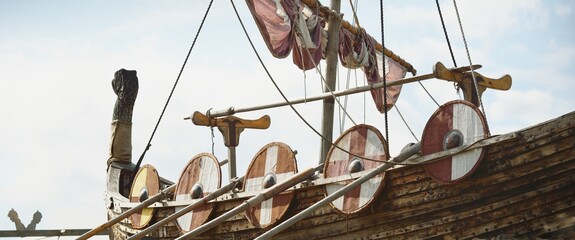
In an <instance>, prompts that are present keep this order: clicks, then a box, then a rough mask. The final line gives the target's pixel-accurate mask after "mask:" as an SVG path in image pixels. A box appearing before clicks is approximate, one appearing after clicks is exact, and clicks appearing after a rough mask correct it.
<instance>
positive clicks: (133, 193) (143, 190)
mask: <svg viewBox="0 0 575 240" xmlns="http://www.w3.org/2000/svg"><path fill="white" fill-rule="evenodd" d="M159 192H160V176H159V175H158V171H156V169H155V168H154V167H153V166H152V165H149V164H146V165H144V166H142V167H141V168H140V170H138V173H136V177H135V178H134V182H133V183H132V188H131V190H130V202H143V201H145V200H146V199H148V198H149V197H151V196H154V195H156V194H158V193H159ZM154 211H155V209H154V208H144V209H142V210H141V211H139V212H137V213H134V214H132V215H131V216H130V220H131V222H132V227H133V228H135V229H142V228H144V227H146V226H147V225H148V223H150V221H151V220H152V217H153V216H154Z"/></svg>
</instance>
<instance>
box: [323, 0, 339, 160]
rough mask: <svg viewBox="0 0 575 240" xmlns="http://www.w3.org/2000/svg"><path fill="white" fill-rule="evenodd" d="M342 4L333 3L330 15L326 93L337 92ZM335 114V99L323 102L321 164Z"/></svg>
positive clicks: (327, 146)
mask: <svg viewBox="0 0 575 240" xmlns="http://www.w3.org/2000/svg"><path fill="white" fill-rule="evenodd" d="M340 8H341V2H340V0H332V1H331V9H332V12H331V13H330V14H329V15H328V30H327V39H328V42H327V50H326V55H327V56H326V73H325V79H326V85H325V86H324V92H331V91H334V90H335V80H336V77H337V62H338V59H337V58H338V56H337V52H338V51H337V49H338V45H339V29H340V27H341V15H340ZM333 113H334V99H333V98H327V99H325V100H323V117H322V135H323V136H324V139H323V140H322V141H321V152H320V159H319V164H322V163H323V162H324V161H325V158H326V156H327V152H328V151H329V148H330V147H331V142H332V139H333Z"/></svg>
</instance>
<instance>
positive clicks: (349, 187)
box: [256, 143, 421, 240]
mask: <svg viewBox="0 0 575 240" xmlns="http://www.w3.org/2000/svg"><path fill="white" fill-rule="evenodd" d="M420 149H421V143H416V144H414V145H412V146H410V147H409V148H408V149H406V150H405V151H403V152H401V153H400V154H399V155H397V156H396V157H395V158H393V159H391V160H390V162H393V163H399V162H403V161H405V160H406V159H408V158H409V157H411V156H413V155H414V154H416V153H418V152H419V150H420ZM393 166H395V164H392V163H384V164H382V165H380V166H379V167H377V168H375V169H374V170H372V171H370V172H368V173H366V174H365V175H363V176H362V177H360V178H358V179H356V180H355V181H353V182H351V183H350V184H347V185H345V186H344V187H342V188H340V189H339V190H337V191H335V192H334V193H333V194H331V195H328V196H327V197H325V198H324V199H322V200H320V201H319V202H317V203H315V204H314V205H311V206H310V207H308V208H306V209H305V210H303V211H302V212H300V213H298V214H296V215H294V216H293V217H291V218H290V219H288V220H286V221H284V222H282V223H281V224H279V225H277V226H275V227H274V228H272V229H270V230H269V231H267V232H265V233H264V234H262V235H260V236H259V237H257V238H256V239H260V240H261V239H269V238H271V237H273V236H275V235H276V234H278V233H280V232H281V231H283V230H285V229H286V228H288V227H289V226H291V225H293V224H295V223H296V222H298V221H300V220H301V219H303V218H305V217H307V216H309V215H311V214H312V213H313V212H314V211H316V210H317V209H318V208H320V207H322V206H323V205H325V204H328V203H330V202H333V201H334V200H336V199H338V198H339V197H341V196H343V195H344V194H345V193H347V192H348V191H350V190H352V189H354V188H355V187H357V186H359V185H361V184H362V183H364V182H366V181H367V180H369V179H371V178H373V177H374V176H376V175H378V174H380V173H382V172H383V171H385V170H387V169H389V168H391V167H393Z"/></svg>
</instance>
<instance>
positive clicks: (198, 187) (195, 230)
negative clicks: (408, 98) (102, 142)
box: [80, 0, 575, 240]
mask: <svg viewBox="0 0 575 240" xmlns="http://www.w3.org/2000/svg"><path fill="white" fill-rule="evenodd" d="M246 3H247V5H248V8H249V9H250V11H251V14H252V16H253V19H254V20H255V23H256V25H257V27H258V29H259V31H260V33H261V36H262V37H263V40H264V42H265V43H266V46H267V47H268V49H269V50H270V52H271V54H272V55H273V56H274V57H278V58H285V57H287V56H288V55H289V54H290V53H291V54H292V56H293V62H294V63H295V65H296V66H297V67H299V68H300V69H302V70H309V69H314V68H315V67H316V66H317V65H318V64H320V62H321V61H324V60H325V61H326V63H325V64H326V66H327V67H326V73H325V78H326V83H325V93H324V94H322V95H318V96H310V97H306V98H305V99H287V98H285V101H284V102H280V103H270V104H267V103H266V104H262V105H260V106H255V107H245V108H227V109H223V110H214V109H210V110H208V111H207V112H206V113H205V114H204V113H202V112H200V111H196V112H194V114H192V115H191V116H190V117H188V118H186V119H187V120H191V121H192V122H193V123H194V124H195V125H198V126H209V127H214V128H218V129H219V130H220V131H221V133H222V134H223V139H224V145H225V146H226V147H228V150H229V151H228V153H229V154H228V156H227V160H225V161H219V160H218V158H216V156H214V154H212V153H207V152H206V153H199V154H197V155H196V156H195V157H193V158H192V159H191V160H189V161H188V162H187V164H186V163H185V162H183V163H182V165H183V166H184V167H183V170H182V173H181V175H180V176H179V177H178V178H177V180H176V181H170V180H168V179H167V178H164V177H165V176H164V177H160V176H159V175H158V171H157V170H156V169H155V168H154V167H153V166H152V165H149V164H141V162H142V158H140V159H139V160H138V161H137V162H136V161H134V162H133V160H132V149H131V122H132V109H133V106H134V101H135V99H136V95H137V91H138V79H137V76H136V71H132V70H124V69H121V70H118V71H117V72H116V73H115V75H114V79H113V81H112V85H113V90H114V91H115V93H116V94H117V96H118V98H117V101H116V105H115V107H114V115H113V116H114V118H113V119H114V120H113V122H112V139H111V147H110V157H109V159H108V168H107V189H106V203H105V208H106V211H107V215H108V218H109V221H108V222H106V223H104V224H102V225H101V226H98V227H96V228H94V229H93V230H92V231H90V232H88V233H86V234H84V235H83V236H81V237H80V239H87V238H89V237H91V236H93V235H94V234H95V233H97V232H100V231H102V230H104V229H109V233H110V238H111V239H141V238H148V239H270V238H273V239H306V240H307V239H428V238H431V239H459V238H461V239H469V238H477V239H494V238H497V239H515V238H518V239H561V238H569V237H574V236H575V187H573V186H574V184H575V112H571V113H567V114H565V115H563V116H561V117H558V118H555V119H551V120H549V121H546V122H543V123H540V124H537V125H534V126H529V127H526V128H524V129H520V130H516V131H513V132H509V133H506V134H501V135H492V134H491V133H490V131H489V127H488V123H487V121H486V118H485V117H484V114H483V112H484V111H483V110H482V107H483V106H482V102H481V94H482V93H483V92H484V91H485V90H487V89H490V90H508V89H509V88H510V87H511V76H509V75H503V77H500V78H489V77H486V76H483V75H481V74H480V73H478V72H477V70H478V69H479V68H480V67H481V66H480V65H473V64H471V63H470V65H469V66H466V67H459V68H448V67H445V66H444V64H442V63H440V62H438V63H437V64H435V65H434V66H433V71H432V73H429V74H424V75H417V74H416V70H415V69H414V67H413V66H412V65H411V64H409V63H408V62H407V61H405V60H403V59H402V58H400V57H399V56H398V55H396V54H395V53H393V52H391V51H389V50H388V49H386V48H385V47H384V46H382V45H381V44H380V43H378V41H377V40H375V38H373V37H372V36H371V35H369V34H368V33H366V32H365V31H364V30H363V29H361V28H359V27H357V26H356V24H353V23H349V22H347V21H345V20H343V19H342V16H341V15H340V14H339V13H338V11H337V10H335V9H336V8H334V7H333V6H332V9H330V8H328V7H325V6H322V5H321V4H320V3H319V2H316V1H313V0H301V1H296V0H284V1H271V0H247V1H246ZM232 4H233V2H232ZM338 61H339V62H341V64H342V65H343V66H344V67H346V68H351V69H356V68H359V69H361V70H363V71H364V72H365V76H366V78H367V82H368V83H367V84H366V85H365V86H358V87H355V88H349V89H343V90H339V91H335V84H334V82H333V81H332V79H334V69H335V66H336V65H337V63H338ZM290 64H291V63H290ZM408 72H410V73H412V74H413V76H412V77H406V74H407V73H408ZM426 79H437V80H438V81H451V82H454V83H455V84H457V85H458V86H459V88H461V90H462V92H463V96H464V99H460V100H453V101H449V102H447V103H444V104H443V105H441V106H439V108H438V109H437V110H436V111H435V112H434V113H433V114H432V115H431V116H430V117H429V119H428V121H427V124H426V126H425V129H424V130H423V133H422V137H421V141H419V142H416V143H405V144H406V146H405V148H404V149H403V150H402V151H401V152H400V153H399V154H397V155H395V156H391V155H390V153H389V150H388V143H387V142H386V138H385V137H384V134H382V133H381V132H380V130H379V129H378V128H376V127H375V126H372V125H369V124H354V126H352V127H351V128H349V129H348V130H347V131H344V132H343V133H342V134H341V135H340V136H339V137H337V138H335V140H333V137H332V132H331V131H332V129H333V123H330V121H331V122H333V108H334V105H335V104H336V102H337V99H338V98H339V97H340V96H344V95H350V94H354V93H359V92H370V93H371V96H372V97H373V100H374V102H375V105H376V106H377V110H378V111H380V112H381V113H382V114H386V112H387V111H388V110H389V109H390V108H393V107H394V103H395V102H396V101H397V100H398V96H399V92H400V90H401V86H402V85H403V84H409V83H412V82H417V81H422V80H426ZM310 101H323V107H324V122H323V124H324V125H323V130H322V131H321V132H319V131H317V133H318V135H320V136H321V137H322V143H323V144H322V150H321V155H322V157H321V160H320V161H319V164H318V165H317V166H315V167H312V168H308V169H300V168H298V166H297V165H298V161H297V160H296V152H295V151H294V150H292V149H291V148H290V146H289V145H288V144H286V143H282V142H271V143H269V144H266V145H265V146H263V147H262V148H261V150H259V151H258V152H257V153H256V154H255V155H254V157H253V159H251V161H249V167H248V168H247V172H246V173H245V175H243V176H239V175H238V174H237V173H236V163H237V162H240V161H243V162H242V164H246V163H247V162H248V160H245V159H236V154H235V150H236V147H238V145H239V137H240V134H241V133H242V131H243V130H245V129H266V128H268V127H269V126H270V124H271V117H270V116H268V115H264V116H262V117H261V118H257V119H244V118H241V117H240V116H239V115H240V114H241V113H242V112H248V111H258V110H265V109H267V108H275V107H282V106H292V105H295V104H299V103H302V102H310ZM285 109H288V111H295V109H293V108H292V109H291V110H289V108H287V107H286V108H285ZM330 109H331V110H330ZM326 110H327V111H326ZM326 119H327V121H326ZM274 121H276V120H274ZM277 121H282V119H278V120H277ZM304 128H305V127H304ZM142 156H143V155H142ZM224 158H225V157H224ZM224 165H225V166H226V167H227V169H228V175H229V182H227V183H223V182H222V173H221V167H222V166H224ZM174 177H177V176H174Z"/></svg>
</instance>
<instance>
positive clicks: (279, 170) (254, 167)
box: [244, 142, 297, 228]
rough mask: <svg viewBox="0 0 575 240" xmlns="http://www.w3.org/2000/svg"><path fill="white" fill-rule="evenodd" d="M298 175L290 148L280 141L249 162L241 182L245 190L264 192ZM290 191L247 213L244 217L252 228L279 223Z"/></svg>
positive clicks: (291, 192)
mask: <svg viewBox="0 0 575 240" xmlns="http://www.w3.org/2000/svg"><path fill="white" fill-rule="evenodd" d="M296 173H297V163H296V159H295V155H294V153H293V151H292V150H291V148H290V147H289V146H288V145H286V144H284V143H279V142H272V143H269V144H267V145H265V146H264V147H263V148H262V149H260V151H259V152H258V153H257V154H256V156H255V157H254V158H253V159H252V162H251V163H250V166H249V167H248V171H247V173H246V176H245V181H244V191H246V192H256V191H263V190H264V189H267V188H269V187H271V186H273V185H275V184H277V183H281V182H283V181H285V180H286V179H288V178H290V177H291V176H293V175H295V174H296ZM293 196H294V192H293V191H285V192H282V193H280V194H278V195H276V196H273V197H272V198H270V199H268V200H265V201H263V202H262V203H261V204H260V205H258V206H255V207H252V208H250V209H248V210H246V217H247V218H248V220H249V221H250V222H251V223H252V224H254V225H255V226H259V227H261V228H265V227H267V226H270V225H272V224H274V223H275V222H276V221H278V220H279V219H280V218H281V217H282V216H283V215H284V213H285V211H286V210H287V208H288V207H289V204H290V202H291V201H292V199H293Z"/></svg>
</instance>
